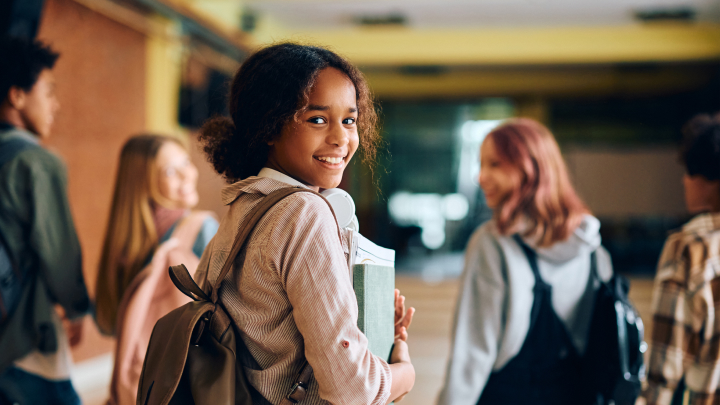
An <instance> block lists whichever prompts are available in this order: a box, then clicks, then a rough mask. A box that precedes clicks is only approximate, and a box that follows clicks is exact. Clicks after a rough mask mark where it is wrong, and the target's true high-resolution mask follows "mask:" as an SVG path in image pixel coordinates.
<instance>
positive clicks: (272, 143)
mask: <svg viewBox="0 0 720 405" xmlns="http://www.w3.org/2000/svg"><path fill="white" fill-rule="evenodd" d="M267 144H268V146H273V145H275V141H268V143H267Z"/></svg>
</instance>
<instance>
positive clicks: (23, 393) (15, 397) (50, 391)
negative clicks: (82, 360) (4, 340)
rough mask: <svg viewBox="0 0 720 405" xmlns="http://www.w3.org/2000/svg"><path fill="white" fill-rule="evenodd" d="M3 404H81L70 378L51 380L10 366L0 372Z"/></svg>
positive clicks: (0, 398)
mask: <svg viewBox="0 0 720 405" xmlns="http://www.w3.org/2000/svg"><path fill="white" fill-rule="evenodd" d="M0 404H1V405H6V404H7V405H14V404H18V405H35V404H48V405H80V404H81V402H80V397H79V396H78V394H77V392H75V389H74V388H73V386H72V383H71V382H70V380H65V381H51V380H46V379H44V378H42V377H39V376H37V375H35V374H31V373H28V372H25V371H23V370H20V369H19V368H16V367H10V368H9V369H7V370H6V371H5V372H4V373H2V374H0Z"/></svg>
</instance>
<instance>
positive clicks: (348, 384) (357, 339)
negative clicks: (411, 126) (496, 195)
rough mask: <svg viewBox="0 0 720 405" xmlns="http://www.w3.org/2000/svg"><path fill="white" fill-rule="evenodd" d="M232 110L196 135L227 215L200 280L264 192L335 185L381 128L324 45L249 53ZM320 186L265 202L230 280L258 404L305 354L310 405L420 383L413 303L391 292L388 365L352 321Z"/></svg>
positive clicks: (392, 396) (357, 83)
mask: <svg viewBox="0 0 720 405" xmlns="http://www.w3.org/2000/svg"><path fill="white" fill-rule="evenodd" d="M229 111H230V115H231V118H216V119H213V120H211V121H209V122H208V123H207V124H206V125H205V126H204V127H203V130H202V134H201V136H200V139H201V141H203V142H204V144H205V152H206V153H207V154H208V156H209V160H210V161H211V162H212V163H213V165H214V167H215V170H217V172H218V173H220V174H222V175H224V177H225V178H226V179H227V180H228V182H229V183H231V184H230V185H229V186H227V187H225V189H223V191H222V198H223V201H224V203H225V204H227V205H229V206H230V209H229V211H228V214H227V215H226V216H225V217H224V218H223V220H222V221H221V223H220V230H219V232H218V234H217V236H216V237H215V238H214V239H213V240H212V242H211V244H210V246H209V248H208V250H207V251H206V253H205V254H204V255H203V257H202V259H201V262H200V265H199V266H198V273H197V274H196V276H195V279H196V280H198V281H199V283H200V284H201V285H202V286H204V287H207V286H208V285H209V284H211V283H212V282H214V281H215V279H216V278H217V277H218V274H219V272H220V269H221V267H222V265H223V263H224V262H225V260H226V258H227V256H228V253H229V251H230V250H231V249H230V248H231V246H232V244H233V241H234V240H235V237H236V234H237V231H238V227H239V225H240V224H241V223H242V222H243V221H245V220H246V216H247V215H248V213H249V212H250V211H251V210H252V208H253V207H255V206H256V205H257V204H258V203H260V202H261V201H262V200H263V198H265V196H267V195H268V194H270V193H272V192H273V191H276V190H278V189H281V188H285V187H305V188H309V189H312V190H314V191H319V190H320V189H329V188H334V187H337V186H338V184H340V181H341V179H342V175H343V171H344V170H345V168H346V167H347V165H348V164H349V162H350V160H351V159H352V157H353V156H354V154H355V152H356V151H357V150H358V148H359V147H360V148H362V149H363V152H364V158H365V161H366V162H372V160H373V158H374V155H375V150H376V144H377V142H378V134H377V130H376V128H375V122H376V115H375V111H374V108H373V103H372V100H371V98H370V92H369V90H368V87H367V84H366V82H365V79H364V78H363V77H362V75H361V73H360V72H359V71H358V70H357V69H356V68H355V67H354V66H352V65H351V64H349V63H348V62H347V61H345V60H344V59H342V58H341V57H339V56H338V55H336V54H334V53H333V52H330V51H328V50H326V49H322V48H317V47H311V46H303V45H297V44H291V43H284V44H279V45H275V46H271V47H268V48H265V49H262V50H260V51H258V52H257V53H255V54H253V55H252V56H250V57H249V58H248V59H247V60H246V61H245V62H244V63H243V65H242V66H241V67H240V70H239V71H238V72H237V73H236V75H235V77H234V79H233V81H232V84H231V88H230V95H229ZM338 231H339V229H338V225H337V222H336V221H335V219H334V217H333V213H332V211H331V210H330V208H329V207H328V205H327V204H326V202H325V201H323V199H322V197H321V196H320V195H313V194H310V193H297V194H293V195H291V196H290V197H287V198H285V199H284V200H282V201H280V202H279V203H278V204H276V205H275V206H274V207H273V208H272V209H270V210H269V211H268V212H267V213H266V214H265V216H264V217H263V218H262V219H261V220H260V222H259V223H258V225H257V226H256V227H255V229H254V231H253V232H252V234H251V235H250V238H249V242H248V243H247V245H246V247H245V248H244V249H243V250H241V252H240V254H239V255H238V257H237V259H236V260H235V265H234V266H233V269H232V271H231V272H230V273H229V274H228V277H227V278H226V279H225V280H224V281H223V284H222V287H221V289H220V293H219V297H220V302H221V303H222V304H223V306H224V307H225V308H226V309H227V311H228V314H229V315H230V316H231V318H232V320H233V322H234V324H235V325H236V326H237V328H238V330H239V331H240V336H242V341H243V343H244V346H245V347H246V348H247V350H246V353H244V354H242V353H241V354H240V355H239V356H238V358H239V361H240V362H241V363H242V366H243V368H244V371H245V374H246V376H247V377H248V381H249V383H250V385H251V386H252V387H253V388H254V389H255V391H256V392H255V393H254V400H253V402H254V403H257V404H267V403H272V404H278V403H280V402H281V401H282V400H283V398H284V397H285V396H286V395H287V394H288V391H289V388H290V386H291V385H292V383H293V382H294V380H295V377H296V376H297V374H298V372H299V371H300V369H301V368H302V366H303V364H304V363H305V360H307V362H308V363H309V364H310V366H311V367H312V369H313V378H312V379H311V380H310V382H309V386H308V388H307V396H306V398H305V399H304V400H303V401H302V403H303V404H309V405H310V404H311V405H314V404H327V403H333V404H353V405H358V404H385V403H388V402H390V401H392V400H398V399H400V398H401V397H402V396H403V395H404V394H405V393H407V392H408V391H409V390H410V389H411V388H412V385H413V383H414V379H415V372H414V369H413V366H412V364H411V363H410V357H409V355H408V349H407V344H406V343H405V340H406V339H407V327H408V326H409V325H410V322H411V320H412V315H413V309H412V308H411V309H409V310H408V311H407V312H406V311H405V310H404V303H403V302H404V299H403V298H402V297H398V299H397V300H396V321H397V323H396V336H397V338H396V342H395V348H394V350H393V352H392V355H391V359H390V363H391V364H388V363H387V362H386V359H382V358H379V357H377V356H375V355H373V353H371V352H370V351H369V350H368V342H367V339H366V338H365V336H364V335H363V334H362V332H360V330H359V329H358V327H357V317H358V308H357V302H356V299H355V294H354V292H353V289H352V284H351V280H350V278H349V277H348V257H347V255H348V252H349V246H348V239H347V238H346V234H345V231H344V230H340V231H341V232H340V235H339V234H338Z"/></svg>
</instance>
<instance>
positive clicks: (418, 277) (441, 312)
mask: <svg viewBox="0 0 720 405" xmlns="http://www.w3.org/2000/svg"><path fill="white" fill-rule="evenodd" d="M455 261H457V260H455ZM423 274H424V277H423ZM428 279H429V277H428V274H427V273H422V272H419V273H418V272H412V273H410V272H408V273H405V272H401V274H399V275H398V276H397V278H396V287H397V288H399V289H400V291H401V292H402V294H403V295H405V297H406V298H407V304H408V305H410V306H413V307H415V309H416V310H417V312H416V314H415V318H414V320H413V324H412V326H411V327H410V337H409V341H408V345H409V347H410V356H411V358H412V362H413V365H414V366H415V372H416V379H415V387H414V388H413V390H412V391H411V392H410V393H409V394H408V395H407V396H406V397H405V399H404V400H403V401H402V402H400V403H401V404H406V405H431V404H434V403H435V400H436V399H437V395H438V392H439V391H440V388H441V385H442V379H443V376H444V373H445V364H446V362H447V355H448V352H449V350H450V328H451V324H452V314H453V310H454V307H455V297H456V294H457V287H458V279H457V278H456V277H453V278H450V279H446V280H436V281H427V280H428ZM630 280H631V288H630V298H631V299H632V301H633V303H634V304H635V306H636V308H637V309H638V311H640V314H641V316H642V318H643V321H644V323H645V327H646V336H647V331H648V330H649V328H650V317H649V313H650V304H651V299H652V284H653V282H652V278H650V277H649V276H641V277H638V276H635V277H630ZM111 368H112V358H111V356H110V355H109V354H108V355H101V356H98V357H96V358H93V359H90V360H86V361H84V362H82V363H79V364H77V365H76V367H75V370H76V373H75V375H74V376H73V380H74V381H75V384H76V388H77V389H78V391H79V392H80V395H81V397H82V399H83V404H85V405H101V404H104V402H105V400H106V399H107V384H108V383H109V381H110V373H111Z"/></svg>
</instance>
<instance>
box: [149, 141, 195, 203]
mask: <svg viewBox="0 0 720 405" xmlns="http://www.w3.org/2000/svg"><path fill="white" fill-rule="evenodd" d="M155 165H156V170H157V173H158V176H157V178H158V184H157V185H158V191H159V192H160V195H161V196H162V197H164V198H165V199H166V200H167V201H168V202H170V204H171V205H172V206H171V207H169V208H192V207H194V206H196V205H197V203H198V193H197V178H198V171H197V168H195V165H193V164H192V162H191V161H190V156H188V154H187V152H186V151H185V149H183V148H182V147H181V146H180V145H178V144H176V143H175V142H165V143H164V144H163V145H162V146H161V147H160V150H158V154H157V157H156V158H155Z"/></svg>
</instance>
